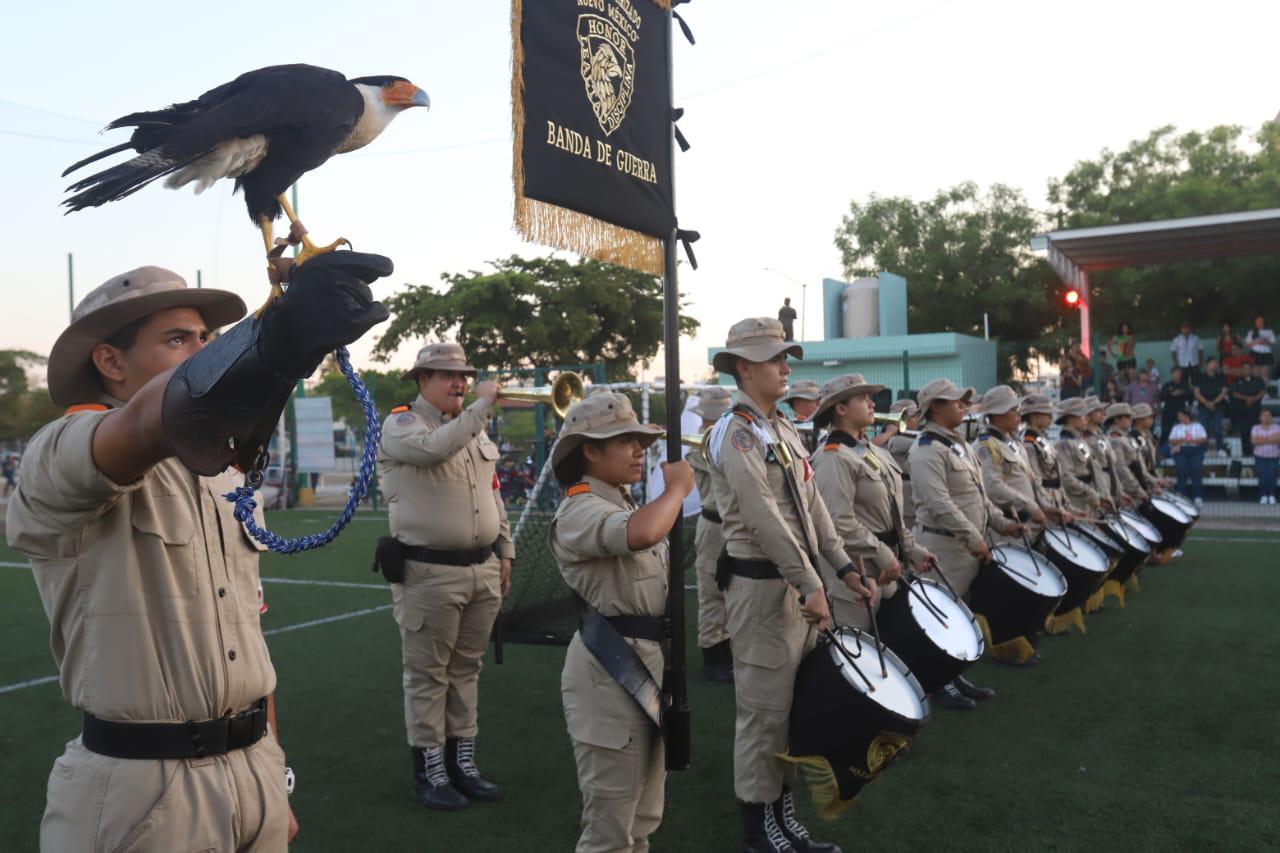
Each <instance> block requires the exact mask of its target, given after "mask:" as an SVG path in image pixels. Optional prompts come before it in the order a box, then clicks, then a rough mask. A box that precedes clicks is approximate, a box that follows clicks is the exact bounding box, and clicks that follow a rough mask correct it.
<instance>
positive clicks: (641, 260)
mask: <svg viewBox="0 0 1280 853" xmlns="http://www.w3.org/2000/svg"><path fill="white" fill-rule="evenodd" d="M669 9H670V2H669V0H512V5H511V24H512V37H513V40H514V49H513V54H512V66H513V67H512V81H511V94H512V115H513V124H514V128H515V150H514V157H515V163H514V169H513V180H514V183H515V192H516V207H515V220H516V229H517V230H518V231H519V232H520V233H521V234H522V235H523V236H524V237H525V238H526V239H529V240H533V241H535V242H538V243H543V244H546V245H549V246H553V247H555V248H559V249H566V250H569V251H573V252H577V253H578V254H582V255H587V256H590V257H593V258H596V259H598V260H601V261H607V262H609V263H615V264H621V265H623V266H627V267H630V268H632V269H635V270H640V271H643V272H648V273H652V274H654V275H661V274H662V272H663V241H664V240H666V239H668V238H669V237H670V236H671V234H672V231H673V229H674V228H675V212H674V207H673V200H672V163H671V122H672V116H671V103H670V86H669V79H668V78H669V74H670V62H669V57H668V55H667V52H668V50H669V40H668V37H667V36H668V33H667V27H668V26H669V24H668V18H667V13H668V10H669Z"/></svg>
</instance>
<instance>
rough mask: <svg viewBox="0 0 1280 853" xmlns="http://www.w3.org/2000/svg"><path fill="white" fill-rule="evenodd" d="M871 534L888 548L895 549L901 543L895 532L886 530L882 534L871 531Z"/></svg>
mask: <svg viewBox="0 0 1280 853" xmlns="http://www.w3.org/2000/svg"><path fill="white" fill-rule="evenodd" d="M872 534H873V535H874V536H875V537H876V538H877V539H879V540H880V541H881V542H883V543H884V544H886V545H888V546H889V547H890V548H897V547H898V543H899V542H901V541H902V539H901V537H899V536H898V531H896V530H886V531H884V532H880V531H872Z"/></svg>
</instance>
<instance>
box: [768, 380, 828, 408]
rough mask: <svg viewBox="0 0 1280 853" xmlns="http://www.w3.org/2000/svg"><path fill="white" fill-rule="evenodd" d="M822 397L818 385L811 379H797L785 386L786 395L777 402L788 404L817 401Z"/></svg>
mask: <svg viewBox="0 0 1280 853" xmlns="http://www.w3.org/2000/svg"><path fill="white" fill-rule="evenodd" d="M821 397H822V391H821V390H819V389H818V383H817V382H814V381H813V380H812V379H797V380H796V381H795V382H792V383H791V384H790V385H789V386H787V395H786V396H785V397H783V398H782V399H781V400H779V401H778V402H780V403H790V402H791V401H792V400H818V399H821Z"/></svg>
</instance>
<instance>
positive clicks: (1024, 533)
mask: <svg viewBox="0 0 1280 853" xmlns="http://www.w3.org/2000/svg"><path fill="white" fill-rule="evenodd" d="M1022 544H1023V545H1025V546H1026V548H1027V553H1029V554H1030V555H1031V565H1033V566H1035V567H1036V577H1040V575H1042V574H1044V573H1043V572H1041V571H1040V561H1039V560H1037V559H1036V552H1035V551H1032V550H1031V540H1030V539H1028V538H1027V528H1025V527H1024V528H1022Z"/></svg>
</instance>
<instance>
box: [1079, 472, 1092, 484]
mask: <svg viewBox="0 0 1280 853" xmlns="http://www.w3.org/2000/svg"><path fill="white" fill-rule="evenodd" d="M1076 479H1077V480H1079V481H1080V482H1082V483H1092V482H1093V472H1092V471H1090V472H1089V473H1088V474H1081V475H1080V476H1078V477H1076Z"/></svg>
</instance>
